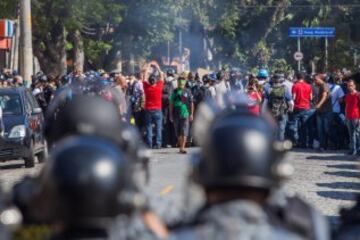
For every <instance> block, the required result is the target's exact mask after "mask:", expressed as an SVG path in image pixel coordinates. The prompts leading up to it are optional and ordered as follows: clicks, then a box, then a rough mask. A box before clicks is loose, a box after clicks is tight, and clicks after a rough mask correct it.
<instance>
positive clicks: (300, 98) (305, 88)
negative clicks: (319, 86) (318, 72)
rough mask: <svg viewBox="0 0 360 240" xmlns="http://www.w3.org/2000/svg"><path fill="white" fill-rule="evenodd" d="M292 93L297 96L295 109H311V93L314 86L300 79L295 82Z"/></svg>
mask: <svg viewBox="0 0 360 240" xmlns="http://www.w3.org/2000/svg"><path fill="white" fill-rule="evenodd" d="M292 94H293V96H294V97H295V99H294V109H303V110H309V109H310V107H311V105H310V102H311V95H312V88H311V85H310V84H308V83H306V82H304V81H299V82H297V83H295V84H294V86H293V88H292Z"/></svg>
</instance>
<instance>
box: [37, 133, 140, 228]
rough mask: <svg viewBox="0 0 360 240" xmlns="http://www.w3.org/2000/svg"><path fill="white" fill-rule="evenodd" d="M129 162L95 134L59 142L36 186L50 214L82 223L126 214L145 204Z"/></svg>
mask: <svg viewBox="0 0 360 240" xmlns="http://www.w3.org/2000/svg"><path fill="white" fill-rule="evenodd" d="M132 174H133V171H132V168H131V164H130V162H129V161H128V160H127V159H126V156H125V155H124V154H123V153H122V152H121V151H120V150H119V148H118V147H117V146H116V145H114V144H113V143H111V142H108V141H105V140H103V139H99V138H95V137H85V136H82V137H71V138H68V139H64V140H63V141H61V142H60V143H59V144H58V145H57V147H56V148H55V149H54V151H53V153H52V157H51V159H50V161H49V162H48V165H47V166H45V168H44V170H43V172H42V175H41V178H40V185H42V187H41V192H42V194H41V195H42V197H46V196H47V197H48V198H47V201H48V202H50V203H49V204H50V209H52V214H51V215H52V217H53V218H54V220H55V221H63V222H66V223H86V222H88V221H91V220H96V219H98V220H101V219H106V218H111V217H115V216H117V215H119V214H121V213H125V214H127V213H129V212H131V211H132V210H133V208H135V207H140V206H144V205H145V197H143V196H142V195H140V194H139V191H138V189H137V186H136V184H135V183H134V181H133V176H132Z"/></svg>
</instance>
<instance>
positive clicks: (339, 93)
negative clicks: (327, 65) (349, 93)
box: [329, 84, 345, 113]
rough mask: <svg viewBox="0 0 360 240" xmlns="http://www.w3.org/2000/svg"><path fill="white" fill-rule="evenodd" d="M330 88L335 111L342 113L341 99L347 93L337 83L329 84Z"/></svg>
mask: <svg viewBox="0 0 360 240" xmlns="http://www.w3.org/2000/svg"><path fill="white" fill-rule="evenodd" d="M329 88H330V96H331V103H332V109H333V112H334V113H340V112H341V107H340V103H339V99H341V98H343V97H344V96H345V93H344V91H343V90H342V88H341V87H340V86H339V85H336V84H329Z"/></svg>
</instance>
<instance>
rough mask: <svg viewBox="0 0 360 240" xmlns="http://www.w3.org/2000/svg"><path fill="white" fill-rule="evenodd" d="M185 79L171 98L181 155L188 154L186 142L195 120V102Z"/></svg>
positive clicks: (172, 116) (171, 111) (171, 117)
mask: <svg viewBox="0 0 360 240" xmlns="http://www.w3.org/2000/svg"><path fill="white" fill-rule="evenodd" d="M185 86H186V80H185V78H184V77H179V79H178V88H177V89H175V91H174V92H173V94H172V95H171V96H170V112H169V114H170V121H171V122H172V123H174V126H175V132H176V136H177V138H178V145H179V148H180V153H181V154H187V152H186V150H185V148H186V141H187V137H188V136H189V129H190V122H192V121H193V119H194V102H193V96H192V94H191V91H190V90H189V89H187V88H186V87H185Z"/></svg>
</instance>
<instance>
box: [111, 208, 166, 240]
mask: <svg viewBox="0 0 360 240" xmlns="http://www.w3.org/2000/svg"><path fill="white" fill-rule="evenodd" d="M133 239H134V240H135V239H139V240H141V239H149V240H155V239H161V238H160V237H158V236H157V235H156V234H155V233H154V232H153V231H152V230H150V228H149V227H148V226H147V224H146V223H145V221H144V219H143V217H142V216H141V215H140V214H137V215H133V216H131V217H128V216H125V215H123V216H119V217H118V218H117V219H116V220H115V221H114V224H112V226H111V227H110V229H109V240H133Z"/></svg>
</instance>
